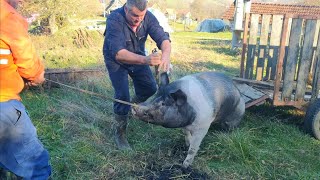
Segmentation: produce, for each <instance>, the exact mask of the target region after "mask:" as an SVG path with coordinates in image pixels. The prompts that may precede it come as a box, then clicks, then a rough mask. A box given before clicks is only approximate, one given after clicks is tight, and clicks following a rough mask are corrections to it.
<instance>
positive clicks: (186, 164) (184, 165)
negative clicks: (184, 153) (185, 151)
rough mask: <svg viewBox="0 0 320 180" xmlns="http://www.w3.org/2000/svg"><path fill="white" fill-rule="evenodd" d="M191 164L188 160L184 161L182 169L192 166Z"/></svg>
mask: <svg viewBox="0 0 320 180" xmlns="http://www.w3.org/2000/svg"><path fill="white" fill-rule="evenodd" d="M190 164H191V163H190V162H188V160H184V161H183V164H182V167H184V168H188V167H189V166H190Z"/></svg>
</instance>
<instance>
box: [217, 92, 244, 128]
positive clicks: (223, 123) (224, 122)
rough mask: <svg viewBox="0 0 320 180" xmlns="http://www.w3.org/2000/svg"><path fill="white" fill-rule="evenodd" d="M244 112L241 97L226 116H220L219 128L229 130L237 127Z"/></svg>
mask: <svg viewBox="0 0 320 180" xmlns="http://www.w3.org/2000/svg"><path fill="white" fill-rule="evenodd" d="M244 112H245V103H244V101H243V99H242V98H241V100H240V102H239V104H238V106H237V107H236V108H235V109H234V111H233V112H232V113H230V114H229V115H228V116H226V117H222V119H221V120H220V123H219V124H220V128H221V129H222V130H226V131H231V130H233V129H235V128H237V127H238V126H239V124H240V122H241V119H242V117H243V115H244Z"/></svg>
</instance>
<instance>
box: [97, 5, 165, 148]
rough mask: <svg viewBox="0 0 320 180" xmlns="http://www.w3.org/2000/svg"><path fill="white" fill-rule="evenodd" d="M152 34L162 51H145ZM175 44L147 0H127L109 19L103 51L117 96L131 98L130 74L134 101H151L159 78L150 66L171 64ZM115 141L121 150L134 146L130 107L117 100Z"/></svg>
mask: <svg viewBox="0 0 320 180" xmlns="http://www.w3.org/2000/svg"><path fill="white" fill-rule="evenodd" d="M148 35H150V37H151V38H152V39H153V40H154V41H155V42H156V44H157V47H158V48H159V49H160V50H161V52H162V54H161V55H160V54H158V53H152V54H150V55H148V56H146V54H145V42H146V40H147V37H148ZM170 53H171V44H170V39H169V35H168V34H167V33H166V32H164V30H163V28H162V27H161V26H160V25H159V22H158V20H157V19H156V17H155V16H154V15H153V14H152V13H151V12H149V11H148V10H147V0H127V3H126V4H125V5H124V6H123V7H121V8H119V9H116V10H115V11H113V12H112V13H111V14H110V15H109V16H108V19H107V28H106V32H105V40H104V45H103V54H104V59H105V63H106V66H107V69H108V73H109V77H110V79H111V82H112V86H113V88H114V91H115V95H114V97H115V98H116V99H120V100H123V101H130V94H129V83H128V75H130V77H131V78H132V80H133V85H134V89H135V97H134V98H133V100H132V102H135V103H139V102H143V101H145V100H147V99H148V98H149V97H150V96H152V95H153V94H154V93H155V92H156V90H157V85H156V81H155V78H154V77H153V76H152V72H151V69H150V67H149V66H156V65H159V69H160V70H162V71H168V70H169V66H170ZM113 108H114V119H115V129H114V130H115V132H114V133H115V142H116V145H117V147H118V148H119V149H131V147H130V145H129V143H128V141H127V138H126V128H127V121H128V113H129V111H130V106H128V105H125V104H121V103H118V102H114V106H113Z"/></svg>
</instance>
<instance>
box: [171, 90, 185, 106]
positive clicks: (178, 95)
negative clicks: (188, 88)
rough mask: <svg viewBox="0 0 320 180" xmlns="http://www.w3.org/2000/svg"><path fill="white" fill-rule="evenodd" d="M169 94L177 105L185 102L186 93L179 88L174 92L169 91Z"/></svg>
mask: <svg viewBox="0 0 320 180" xmlns="http://www.w3.org/2000/svg"><path fill="white" fill-rule="evenodd" d="M170 95H171V97H172V98H173V99H174V101H175V102H176V103H177V105H178V106H181V105H183V104H185V103H186V102H187V95H186V94H185V93H184V92H183V91H181V90H180V89H178V90H177V91H176V92H171V93H170Z"/></svg>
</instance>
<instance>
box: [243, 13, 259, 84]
mask: <svg viewBox="0 0 320 180" xmlns="http://www.w3.org/2000/svg"><path fill="white" fill-rule="evenodd" d="M259 17H260V15H259V14H251V21H250V22H251V23H250V33H249V34H250V35H249V46H248V52H247V62H246V70H245V78H247V79H253V70H254V67H253V66H254V59H255V55H256V45H257V35H258V26H259Z"/></svg>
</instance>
